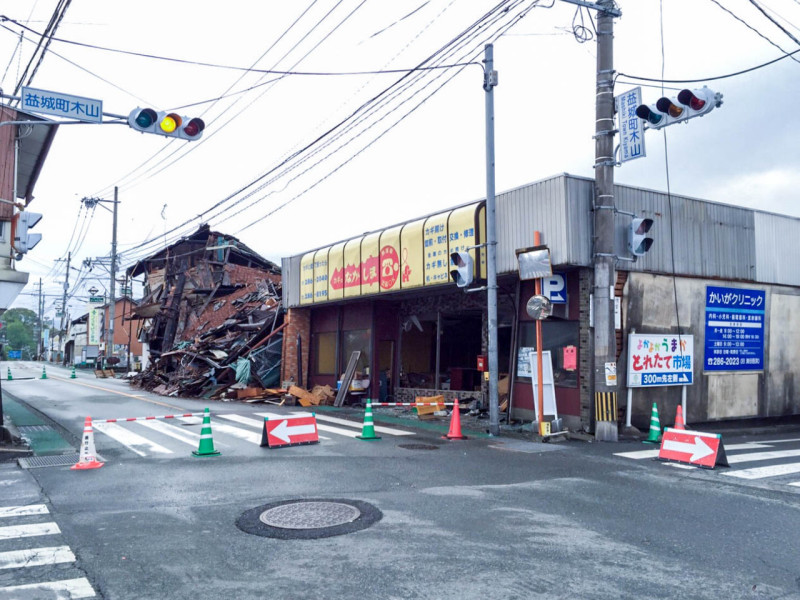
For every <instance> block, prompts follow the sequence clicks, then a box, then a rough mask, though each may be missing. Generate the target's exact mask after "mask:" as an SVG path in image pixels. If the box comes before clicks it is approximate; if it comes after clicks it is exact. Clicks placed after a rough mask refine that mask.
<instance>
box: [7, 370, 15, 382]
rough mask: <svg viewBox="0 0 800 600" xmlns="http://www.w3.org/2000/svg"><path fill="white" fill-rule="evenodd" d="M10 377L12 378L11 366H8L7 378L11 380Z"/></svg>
mask: <svg viewBox="0 0 800 600" xmlns="http://www.w3.org/2000/svg"><path fill="white" fill-rule="evenodd" d="M12 379H14V378H13V377H12V376H11V367H8V380H9V381H11V380H12Z"/></svg>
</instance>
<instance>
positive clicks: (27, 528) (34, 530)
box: [0, 523, 61, 540]
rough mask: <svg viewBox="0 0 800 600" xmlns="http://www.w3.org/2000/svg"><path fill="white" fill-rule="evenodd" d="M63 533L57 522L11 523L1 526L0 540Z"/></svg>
mask: <svg viewBox="0 0 800 600" xmlns="http://www.w3.org/2000/svg"><path fill="white" fill-rule="evenodd" d="M57 533H61V530H60V529H59V528H58V525H56V524H55V523H32V524H30V525H9V526H8V527H0V540H11V539H14V538H26V537H34V536H37V535H55V534H57Z"/></svg>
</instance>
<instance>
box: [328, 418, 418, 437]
mask: <svg viewBox="0 0 800 600" xmlns="http://www.w3.org/2000/svg"><path fill="white" fill-rule="evenodd" d="M317 420H318V421H319V420H322V421H328V422H329V423H337V424H339V425H347V426H348V427H357V428H358V429H361V428H362V426H363V424H362V423H356V422H354V421H348V420H347V419H340V418H338V417H329V416H328V415H317ZM374 428H375V431H377V432H379V433H386V434H388V435H414V433H413V432H411V431H402V430H400V429H392V428H390V427H383V426H381V425H375V426H374Z"/></svg>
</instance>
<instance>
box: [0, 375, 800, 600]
mask: <svg viewBox="0 0 800 600" xmlns="http://www.w3.org/2000/svg"><path fill="white" fill-rule="evenodd" d="M11 364H12V369H13V371H14V377H15V379H14V380H13V381H11V382H9V381H7V380H3V381H2V387H3V392H4V395H5V396H6V397H7V398H9V397H10V398H12V399H13V398H17V399H19V400H20V401H22V402H24V406H27V407H30V409H31V410H32V411H34V414H35V415H38V416H39V417H41V418H42V419H43V420H44V421H45V422H47V423H48V424H49V425H50V426H51V427H53V428H54V430H55V431H57V432H59V433H60V434H62V435H63V436H64V437H67V438H69V437H70V435H72V436H74V439H73V440H72V441H73V442H74V443H75V445H74V446H73V450H72V452H74V451H75V450H74V448H77V440H78V438H79V437H80V435H81V432H82V427H83V422H84V418H85V417H86V416H87V415H91V416H92V417H93V418H94V419H109V418H124V417H140V416H151V415H165V414H172V413H175V412H184V411H185V412H197V411H202V409H203V408H205V406H206V405H208V406H209V407H210V408H211V411H212V415H213V416H212V429H213V441H214V444H215V447H216V449H218V450H220V451H221V455H220V456H216V457H201V458H197V457H194V456H192V454H191V451H192V449H193V444H194V443H196V442H197V441H198V440H199V434H200V430H201V424H200V419H192V418H187V419H184V420H183V421H174V422H173V421H166V420H163V421H160V424H159V426H158V427H159V429H152V428H151V427H150V426H149V425H150V423H149V422H148V424H147V425H143V424H142V423H141V422H135V423H130V424H124V425H119V426H118V427H119V429H121V430H122V431H123V432H122V433H120V431H119V430H117V429H116V428H111V429H109V428H106V430H105V431H100V430H99V429H97V430H96V431H95V434H94V439H95V443H96V446H97V451H98V454H100V455H101V456H102V458H103V460H104V461H105V465H104V466H103V467H102V468H100V469H96V470H90V471H84V472H76V471H72V470H70V469H69V468H68V466H58V467H44V468H32V469H20V468H18V467H15V466H13V465H11V466H9V465H8V464H6V465H2V466H3V468H2V469H0V492H2V491H4V490H8V489H11V490H22V491H24V493H21V494H20V495H19V496H17V495H15V494H14V493H6V494H2V493H0V505H1V506H0V515H2V514H3V513H2V510H3V507H5V508H6V509H7V512H9V513H10V514H8V516H5V517H0V527H2V526H4V525H5V526H11V527H23V526H26V525H39V526H41V525H42V524H44V523H50V522H52V523H55V524H57V526H58V529H59V532H58V533H49V534H40V535H30V536H29V537H24V538H20V537H15V536H14V535H13V534H14V533H17V532H18V531H20V530H17V529H9V530H5V531H6V532H7V533H8V535H7V536H6V537H5V539H3V536H2V532H3V531H4V530H3V529H2V528H0V598H50V597H59V596H57V595H56V594H57V592H45V591H43V589H44V588H43V587H42V586H44V585H45V584H47V582H53V581H71V582H75V583H72V584H70V585H72V586H73V587H71V588H70V589H72V590H74V591H73V592H72V593H73V596H72V597H98V598H108V599H114V600H116V599H137V600H141V599H182V598H193V599H196V598H201V599H203V598H209V599H214V598H237V599H249V598H267V597H268V598H277V599H295V598H307V599H314V598H325V599H327V598H354V597H365V598H366V597H374V598H382V599H394V598H397V599H400V598H403V599H415V598H420V599H421V598H425V599H428V598H434V599H437V598H442V599H450V598H452V599H456V598H458V599H467V598H503V599H506V598H507V599H513V598H519V599H523V598H571V599H572V598H593V599H604V598H609V599H610V598H698V599H704V598H708V599H718V598H732V599H737V598H800V536H798V531H800V487H798V486H793V485H791V484H792V483H795V482H798V481H800V473H793V474H792V473H787V474H785V475H783V476H778V477H770V478H762V479H745V478H739V477H732V476H730V475H726V474H725V472H728V473H732V472H734V471H737V470H740V469H747V468H753V467H756V466H758V467H761V466H767V465H773V464H794V463H796V462H798V460H799V459H797V458H795V459H793V458H792V454H791V451H792V450H800V432H794V433H793V432H790V431H780V432H769V431H767V432H763V433H761V434H759V435H757V436H753V435H749V436H741V437H740V438H736V436H731V437H730V439H725V440H724V441H725V443H726V444H730V445H731V446H734V447H737V448H738V449H737V450H733V451H730V452H729V455H730V456H731V457H732V456H737V455H738V456H744V455H746V454H749V453H751V452H752V454H750V456H755V455H756V454H761V455H762V456H761V457H759V458H755V459H753V460H752V462H748V460H742V461H741V462H738V463H732V466H731V468H730V469H727V470H726V469H723V468H719V469H716V470H714V471H708V470H698V469H695V468H690V469H681V468H676V467H673V466H671V465H666V464H663V463H660V462H656V461H653V460H652V459H649V458H632V457H631V456H630V455H629V454H628V453H630V452H638V451H642V450H648V449H650V447H648V446H646V445H644V444H641V443H638V444H634V443H620V444H597V443H587V442H577V441H572V442H567V443H561V444H536V443H532V442H527V441H521V440H519V439H512V438H506V437H502V436H501V437H499V438H471V439H469V440H466V441H447V440H442V439H441V438H440V437H439V435H438V434H437V433H436V432H433V431H430V430H427V429H416V428H407V427H402V426H399V425H398V424H397V423H396V422H392V423H381V418H380V416H378V417H377V421H378V424H379V425H383V426H384V427H386V429H385V430H383V431H380V432H379V435H380V436H381V439H380V440H376V441H369V442H365V441H361V440H358V439H356V438H355V437H353V434H358V433H360V425H361V423H359V422H353V423H352V424H351V425H347V424H344V423H340V422H336V421H334V420H331V419H332V418H333V419H336V418H341V415H336V414H335V413H333V412H331V411H324V412H323V411H319V413H318V417H319V421H318V423H319V425H320V435H321V436H322V438H323V439H321V442H320V443H319V444H314V445H305V446H293V447H287V448H277V449H271V448H262V447H260V446H259V445H258V443H256V442H254V441H253V438H254V437H257V436H259V435H260V429H259V426H258V425H259V423H260V422H263V414H260V413H264V412H267V413H269V414H272V415H274V416H279V415H286V414H289V413H292V412H294V411H297V410H298V409H297V408H294V407H275V406H267V405H244V404H239V403H221V402H211V403H209V402H208V401H200V400H186V399H174V398H163V397H158V396H151V395H149V394H142V393H141V392H140V391H138V390H132V389H129V388H128V386H127V384H126V383H125V382H123V381H118V380H117V381H107V380H96V379H95V378H94V377H93V376H91V375H90V374H87V373H85V372H79V374H78V378H77V379H75V380H71V379H69V371H67V370H63V369H59V368H56V367H51V366H48V367H47V369H48V370H47V373H48V379H47V380H42V379H40V374H41V365H36V364H33V363H30V364H29V366H28V367H27V368H26V367H24V366H23V365H19V364H16V363H11ZM6 368H7V363H3V364H2V365H0V373H5V372H6ZM25 374H27V376H30V377H32V379H27V380H25V379H22V378H21V377H23V376H25ZM248 419H250V421H248ZM162 426H166V427H167V429H166V430H164V429H163V428H161V427H162ZM97 427H98V428H99V427H101V425H100V424H98V426H97ZM323 427H326V428H327V429H323ZM167 431H169V432H170V433H171V434H173V435H170V434H168V433H166V432H167ZM398 433H406V434H409V435H398ZM132 434H133V435H132ZM137 436H138V437H137ZM174 436H176V437H174ZM792 439H795V441H785V440H792ZM142 440H144V441H142ZM759 442H761V444H759ZM748 445H753V446H754V447H753V448H752V450H750V446H748ZM404 446H405V447H404ZM740 446H741V447H740ZM762 446H763V447H762ZM194 448H195V449H196V446H195V447H194ZM786 451H788V452H789V455H783V454H781V456H775V455H773V456H772V458H764V457H763V454H762V453H764V452H773V453H783V452H786ZM799 453H800V452H799ZM784 470H786V469H784ZM789 470H791V469H789ZM308 500H324V501H331V504H326V505H324V506H325V507H328V506H331V505H332V504H333V505H336V506H339V505H342V504H344V505H347V503H361V504H360V506H362V508H364V507H365V506H367V505H368V506H370V507H374V510H375V513H372V514H373V517H374V516H375V514H377V517H379V518H375V519H374V520H373V521H372V522H370V523H369V524H368V526H366V527H365V528H363V529H360V530H357V531H351V532H345V533H343V534H341V535H336V536H332V537H322V538H314V539H286V538H292V537H293V535H292V531H288V533H287V535H285V536H283V537H264V536H261V535H253V534H251V533H246V532H245V531H243V530H242V529H240V528H239V527H237V520H238V521H240V524H241V522H242V521H241V520H242V518H243V515H246V514H250V515H252V514H256V515H258V514H260V513H261V512H262V511H261V508H262V507H267V505H269V506H275V505H277V504H279V503H281V502H287V501H288V502H289V503H290V504H291V505H292V506H295V507H296V506H297V505H298V502H299V501H308ZM363 503H366V504H363ZM39 505H43V506H45V507H46V509H47V512H46V513H41V514H33V515H24V514H23V515H20V514H18V513H19V510H18V509H17V512H14V511H12V510H11V509H10V508H9V507H14V506H39ZM254 509H258V510H255V512H254ZM248 511H249V512H248ZM301 513H302V510H301ZM256 521H258V519H256ZM345 530H347V527H345ZM347 531H349V530H347ZM312 533H313V530H312ZM40 547H49V548H52V547H67V548H68V549H69V551H70V552H71V553H72V554H73V555H74V561H70V560H69V558H70V557H69V555H65V554H64V553H63V552H62V553H61V555H60V556H61V558H62V562H60V563H57V564H56V565H50V566H20V565H17V566H11V567H8V566H5V567H4V566H3V556H4V554H3V553H7V552H20V551H21V550H25V549H27V550H30V549H34V548H40ZM10 564H12V565H13V564H15V563H10ZM82 580H85V582H86V583H88V585H89V591H87V588H86V584H85V583H83V582H82ZM9 586H30V587H23V588H19V587H17V588H16V590H15V591H11V592H8V591H7V588H8V587H9ZM37 586H38V587H37ZM51 587H52V586H51ZM4 588H5V591H4ZM89 593H91V594H94V595H93V596H91V595H81V594H89ZM62 597H67V596H62Z"/></svg>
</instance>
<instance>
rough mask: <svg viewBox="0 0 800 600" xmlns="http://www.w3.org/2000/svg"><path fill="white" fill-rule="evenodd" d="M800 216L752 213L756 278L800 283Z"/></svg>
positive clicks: (774, 281) (782, 282)
mask: <svg viewBox="0 0 800 600" xmlns="http://www.w3.org/2000/svg"><path fill="white" fill-rule="evenodd" d="M798 240H800V219H795V218H792V217H784V216H781V215H773V214H769V213H760V212H757V213H755V243H756V273H755V279H756V281H763V282H765V283H777V284H781V285H800V245H798V243H797V241H798Z"/></svg>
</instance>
